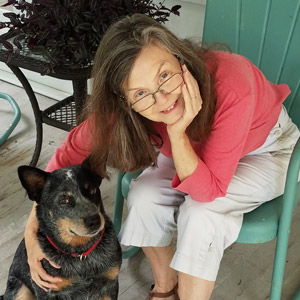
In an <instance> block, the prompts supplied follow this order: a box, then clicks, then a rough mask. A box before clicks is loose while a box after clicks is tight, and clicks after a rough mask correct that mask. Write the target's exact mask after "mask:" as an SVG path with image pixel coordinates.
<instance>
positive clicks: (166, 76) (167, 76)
mask: <svg viewBox="0 0 300 300" xmlns="http://www.w3.org/2000/svg"><path fill="white" fill-rule="evenodd" d="M169 78H170V73H169V72H163V73H162V74H161V75H160V82H164V81H166V80H167V79H169Z"/></svg>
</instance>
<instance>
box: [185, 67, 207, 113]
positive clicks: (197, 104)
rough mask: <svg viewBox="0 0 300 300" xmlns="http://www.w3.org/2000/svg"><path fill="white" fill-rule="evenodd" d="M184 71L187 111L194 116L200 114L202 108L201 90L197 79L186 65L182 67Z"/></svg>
mask: <svg viewBox="0 0 300 300" xmlns="http://www.w3.org/2000/svg"><path fill="white" fill-rule="evenodd" d="M182 70H183V79H184V82H185V84H184V86H183V91H182V92H183V97H184V101H185V106H186V110H187V111H188V112H191V113H193V114H194V116H195V115H196V114H198V112H199V111H200V109H201V107H202V98H201V95H200V90H199V86H198V83H197V81H196V79H195V78H194V77H193V76H192V74H191V73H190V72H189V71H188V69H187V67H186V65H183V66H182Z"/></svg>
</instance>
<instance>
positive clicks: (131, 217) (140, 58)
mask: <svg viewBox="0 0 300 300" xmlns="http://www.w3.org/2000/svg"><path fill="white" fill-rule="evenodd" d="M93 78H94V84H93V90H92V94H91V97H90V99H89V101H88V103H87V106H86V113H87V115H88V117H87V119H86V121H84V122H83V123H82V124H81V125H79V126H78V127H77V128H75V129H74V130H72V131H71V132H70V133H69V135H68V138H67V140H66V141H65V142H64V143H62V145H61V146H60V147H59V148H58V149H57V150H56V152H55V154H54V156H53V157H52V159H51V160H50V162H49V164H48V167H47V170H48V171H52V170H54V169H57V168H61V167H64V166H67V165H70V164H77V163H81V162H82V161H83V160H84V159H85V158H86V157H87V156H88V155H91V160H92V162H93V164H92V165H93V167H94V169H95V170H96V171H97V172H99V173H100V174H101V175H102V176H106V167H107V166H112V167H115V168H117V169H119V170H121V171H135V170H139V169H142V168H146V170H145V171H144V172H143V173H142V174H141V175H140V176H139V178H138V179H137V180H134V182H132V184H131V189H130V192H129V195H128V201H127V202H128V209H129V213H128V217H127V219H126V221H125V223H124V226H123V228H122V230H121V233H120V241H121V243H122V244H124V245H135V246H140V247H143V250H144V252H145V254H146V256H147V258H148V259H149V261H150V264H151V266H152V270H153V274H154V280H155V284H154V286H153V287H152V288H151V290H150V292H149V296H148V298H147V299H178V297H180V299H181V300H187V299H188V300H193V299H197V300H199V299H209V298H210V296H211V294H212V291H213V287H214V283H215V280H216V277H217V273H218V269H219V265H220V261H221V258H222V255H223V251H224V249H225V248H226V247H228V246H229V245H231V244H232V243H233V242H234V241H235V240H236V239H237V237H238V234H239V231H240V228H241V224H242V219H243V214H244V213H245V212H249V211H251V210H253V209H255V208H256V207H258V206H259V205H260V204H262V203H263V202H265V201H268V200H271V199H273V198H274V197H277V196H279V195H280V194H282V193H283V187H284V181H285V176H286V171H287V166H288V161H289V158H290V155H291V152H292V148H293V145H294V144H295V143H296V140H297V138H298V137H299V131H298V129H297V127H296V126H295V125H294V124H293V123H292V122H291V120H290V118H289V117H288V115H287V113H286V110H285V109H284V107H283V106H282V103H283V101H284V100H285V98H286V97H287V96H288V94H289V93H290V91H289V88H288V86H287V85H285V84H282V85H274V84H272V83H271V82H269V81H267V79H266V78H265V77H264V76H263V74H262V73H261V72H260V71H259V70H258V69H257V68H256V67H255V66H254V65H252V64H251V62H250V61H249V60H247V59H246V58H244V57H242V56H239V55H236V54H231V53H228V52H222V51H208V50H205V49H203V48H201V47H200V46H198V45H196V44H194V43H192V42H191V41H187V40H183V41H181V40H179V39H178V38H176V37H175V36H174V35H173V34H172V33H171V32H170V31H168V30H167V29H166V28H165V27H163V26H162V25H160V24H158V23H156V22H155V21H154V20H152V19H150V18H148V17H146V16H143V15H139V14H137V15H133V16H132V17H126V18H124V19H122V20H120V21H118V22H117V23H115V24H114V25H113V26H112V27H111V28H110V29H109V30H108V31H107V33H106V34H105V36H104V37H103V39H102V41H101V44H100V46H99V49H98V51H97V54H96V57H95V63H94V68H93ZM36 230H37V222H36V218H35V211H34V209H33V210H32V213H31V215H30V217H29V221H28V224H27V226H26V231H25V241H26V247H27V250H28V261H29V265H30V269H31V274H32V278H33V280H34V281H35V282H36V283H37V284H38V285H39V286H40V287H42V288H44V289H45V290H47V289H49V288H51V287H55V283H57V282H58V281H59V280H60V279H59V278H54V277H51V276H50V275H48V274H46V272H45V271H44V270H43V268H42V267H41V264H40V260H41V259H42V258H46V259H47V257H45V255H44V254H43V253H42V252H41V250H40V249H39V246H38V244H37V241H36V237H35V235H36V233H35V232H36ZM176 233H177V244H176V247H175V248H176V250H175V253H174V249H173V245H172V240H173V238H174V236H175V234H176ZM56 267H59V266H56ZM178 295H179V296H178Z"/></svg>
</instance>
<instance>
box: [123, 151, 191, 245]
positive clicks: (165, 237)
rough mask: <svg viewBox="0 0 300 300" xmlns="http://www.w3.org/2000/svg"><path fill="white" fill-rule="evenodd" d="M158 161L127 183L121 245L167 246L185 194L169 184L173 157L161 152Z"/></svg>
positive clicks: (175, 228) (173, 233)
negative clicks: (126, 211)
mask: <svg viewBox="0 0 300 300" xmlns="http://www.w3.org/2000/svg"><path fill="white" fill-rule="evenodd" d="M157 164H158V167H157V168H148V169H146V170H145V171H144V172H143V173H142V174H141V175H140V176H139V177H138V178H137V179H134V180H132V182H131V184H130V189H129V193H128V199H127V206H128V216H127V218H126V220H125V222H124V224H123V225H122V228H121V231H120V233H119V239H120V242H121V244H123V245H133V246H139V247H142V246H153V247H162V246H168V245H169V244H170V243H171V241H172V239H173V237H174V235H175V234H176V231H177V224H176V221H175V215H176V212H177V211H178V209H179V206H180V204H181V203H182V202H183V201H184V196H185V194H184V193H182V192H180V191H176V190H174V189H172V187H171V182H172V179H173V177H174V175H175V167H174V163H173V159H170V158H168V157H166V156H164V155H162V154H160V155H159V157H158V161H157Z"/></svg>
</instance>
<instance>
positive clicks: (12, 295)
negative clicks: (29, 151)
mask: <svg viewBox="0 0 300 300" xmlns="http://www.w3.org/2000/svg"><path fill="white" fill-rule="evenodd" d="M18 173H19V178H20V180H21V183H22V185H23V187H24V188H25V189H26V191H27V193H28V196H29V198H30V199H31V200H33V201H36V203H37V207H36V215H37V219H38V222H39V231H38V241H39V243H40V246H41V248H42V250H43V252H44V253H45V254H46V255H47V256H48V257H49V258H50V259H51V260H52V261H53V262H55V263H56V264H57V265H59V266H61V268H60V269H56V268H54V267H52V266H51V265H50V264H49V263H48V261H46V260H42V265H43V267H44V269H45V270H46V271H47V272H48V273H49V274H51V275H53V276H59V277H61V278H62V279H63V281H62V282H61V283H59V284H58V288H57V289H52V290H49V292H48V293H46V292H45V291H44V290H43V289H41V288H39V287H38V286H37V285H36V284H35V283H34V282H33V281H32V279H31V276H30V271H29V266H28V264H27V254H26V249H25V244H24V240H23V241H22V242H21V243H20V245H19V247H18V249H17V252H16V254H15V257H14V260H13V263H12V265H11V268H10V271H9V277H8V283H7V288H6V291H5V295H4V300H21V299H22V300H23V299H24V300H25V299H26V300H50V299H51V300H71V299H72V300H83V299H89V300H108V299H112V300H114V299H117V298H118V288H119V286H118V272H119V269H120V267H121V261H122V258H121V256H122V254H121V248H120V245H119V243H118V240H117V237H116V235H115V233H114V229H113V225H112V222H111V221H110V219H109V218H108V217H107V215H106V214H105V212H104V209H103V204H102V200H101V194H100V190H99V185H100V183H101V178H100V177H99V176H98V175H96V174H95V173H93V172H91V171H90V170H89V167H88V163H87V162H84V163H83V164H82V165H74V166H70V167H67V168H63V169H60V170H56V171H54V172H52V173H48V172H44V171H42V170H40V169H37V168H33V167H28V166H21V167H19V169H18ZM2 297H3V296H2ZM2 297H0V299H3V298H2Z"/></svg>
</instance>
